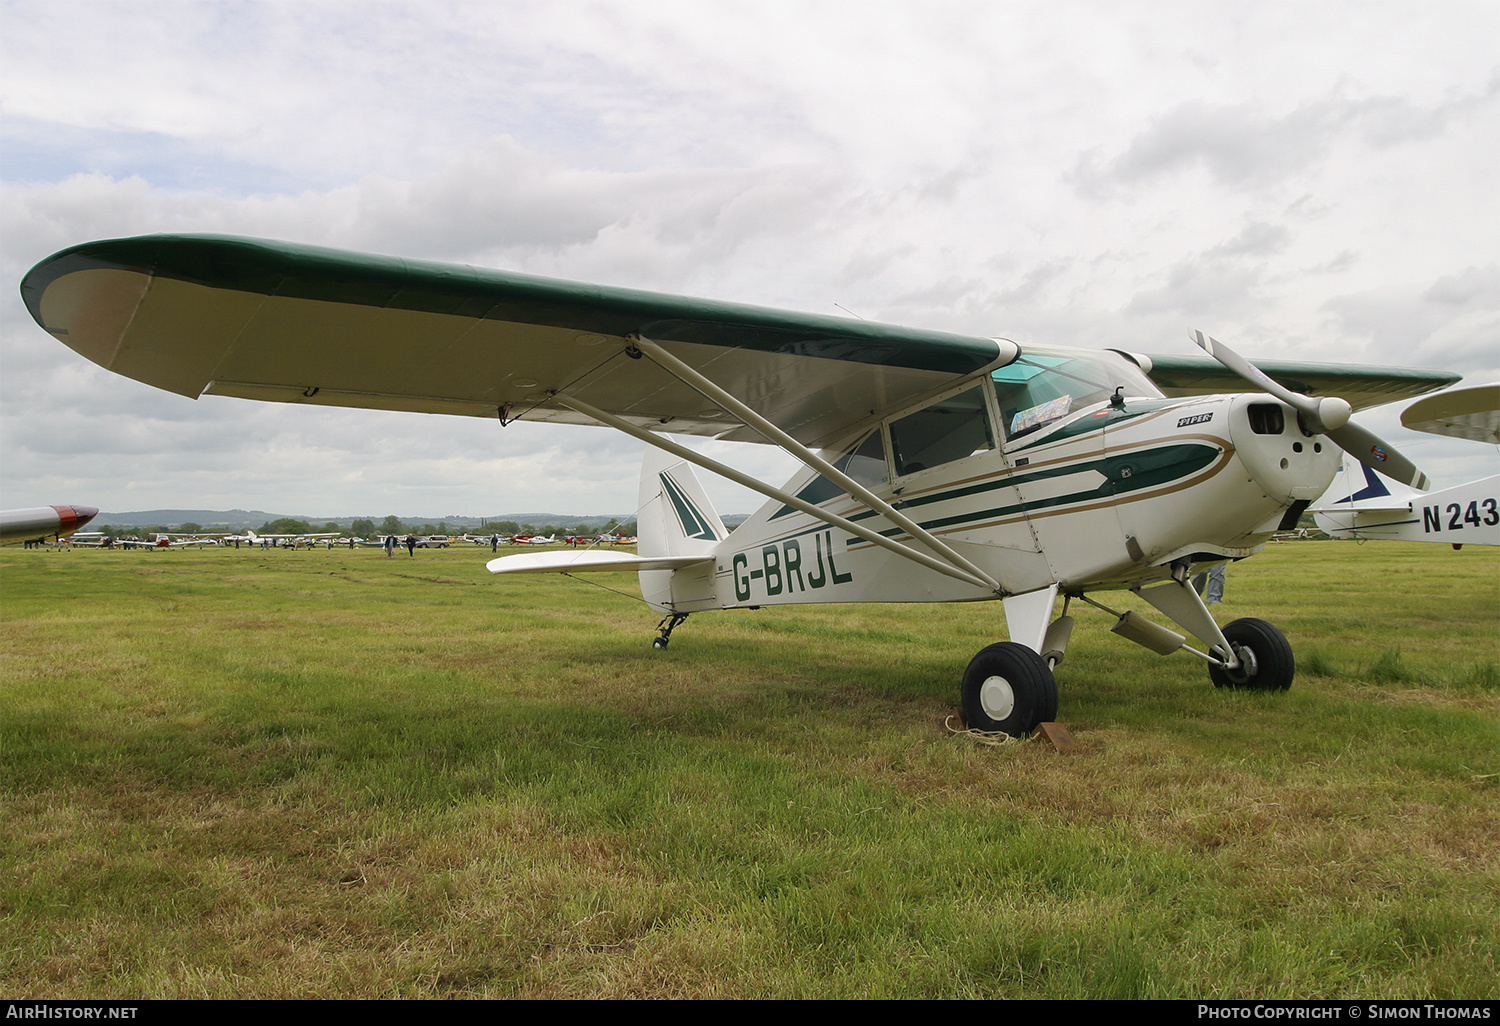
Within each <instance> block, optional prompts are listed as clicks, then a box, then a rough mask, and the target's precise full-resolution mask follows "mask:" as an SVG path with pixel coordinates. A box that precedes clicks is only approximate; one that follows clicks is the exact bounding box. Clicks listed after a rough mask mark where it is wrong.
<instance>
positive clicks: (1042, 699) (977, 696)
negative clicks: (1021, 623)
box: [963, 641, 1057, 737]
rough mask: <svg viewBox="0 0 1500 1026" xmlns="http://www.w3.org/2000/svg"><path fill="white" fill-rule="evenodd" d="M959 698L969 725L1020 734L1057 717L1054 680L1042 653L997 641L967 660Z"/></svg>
mask: <svg viewBox="0 0 1500 1026" xmlns="http://www.w3.org/2000/svg"><path fill="white" fill-rule="evenodd" d="M963 702H964V717H965V718H966V719H967V720H968V721H969V726H970V727H971V728H972V729H974V730H983V731H987V732H992V733H1000V734H1009V735H1010V736H1011V737H1025V736H1026V735H1027V734H1030V733H1031V732H1032V731H1033V730H1035V729H1036V725H1037V724H1038V723H1045V722H1047V721H1048V720H1051V719H1054V718H1055V717H1056V716H1057V681H1055V680H1054V679H1053V677H1052V669H1051V668H1050V667H1049V666H1048V665H1047V663H1046V660H1044V659H1043V658H1042V657H1041V656H1039V655H1037V654H1036V653H1035V652H1033V651H1032V650H1031V649H1029V648H1027V647H1026V646H1025V645H1022V644H1018V643H1017V642H1014V641H1002V642H1000V643H999V644H996V645H991V646H990V647H989V648H986V649H982V650H981V651H980V653H979V654H978V655H976V656H975V657H974V658H973V659H971V660H969V668H968V669H967V670H965V671H964V686H963Z"/></svg>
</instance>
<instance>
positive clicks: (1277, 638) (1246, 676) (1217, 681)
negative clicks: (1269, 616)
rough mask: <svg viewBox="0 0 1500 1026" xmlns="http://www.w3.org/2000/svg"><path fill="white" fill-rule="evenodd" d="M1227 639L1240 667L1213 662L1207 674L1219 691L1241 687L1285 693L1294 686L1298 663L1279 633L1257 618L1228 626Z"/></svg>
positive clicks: (1225, 637) (1250, 618)
mask: <svg viewBox="0 0 1500 1026" xmlns="http://www.w3.org/2000/svg"><path fill="white" fill-rule="evenodd" d="M1224 639H1225V640H1226V641H1228V642H1229V645H1230V647H1231V648H1233V649H1234V654H1235V655H1237V656H1239V657H1240V666H1239V667H1238V668H1237V669H1233V670H1230V669H1228V668H1226V667H1223V666H1216V665H1214V664H1213V663H1210V664H1209V666H1208V675H1209V677H1210V678H1211V679H1212V680H1213V682H1214V687H1216V688H1242V689H1244V690H1246V691H1285V690H1286V689H1287V688H1289V687H1291V686H1292V678H1293V677H1294V676H1296V673H1297V662H1296V660H1295V659H1293V658H1292V646H1291V644H1290V643H1289V642H1288V641H1287V640H1286V635H1285V634H1282V633H1281V631H1280V630H1278V629H1277V628H1276V627H1274V626H1272V625H1271V624H1269V623H1266V621H1264V620H1257V619H1255V618H1254V617H1249V616H1247V617H1245V618H1244V619H1242V620H1235V621H1234V622H1233V623H1229V624H1225V626H1224Z"/></svg>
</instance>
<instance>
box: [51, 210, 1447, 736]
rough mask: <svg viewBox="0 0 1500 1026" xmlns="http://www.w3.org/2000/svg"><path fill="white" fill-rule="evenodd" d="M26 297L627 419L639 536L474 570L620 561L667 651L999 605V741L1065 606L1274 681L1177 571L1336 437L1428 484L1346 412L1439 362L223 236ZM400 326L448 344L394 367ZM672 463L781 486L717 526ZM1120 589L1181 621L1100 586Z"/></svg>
mask: <svg viewBox="0 0 1500 1026" xmlns="http://www.w3.org/2000/svg"><path fill="white" fill-rule="evenodd" d="M21 292H22V295H23V297H24V299H25V301H26V304H27V307H28V309H29V310H30V312H31V315H32V317H33V318H34V319H35V320H36V322H37V323H38V324H39V325H41V326H42V327H43V328H44V329H45V330H46V331H48V332H50V333H51V334H52V335H54V336H55V337H56V338H58V339H59V340H60V341H62V342H63V343H64V344H66V345H68V346H69V347H71V348H72V349H74V350H75V351H77V352H78V353H80V354H82V355H83V356H85V357H87V358H88V359H90V360H93V361H94V362H96V363H98V364H100V365H102V366H104V367H107V368H109V369H110V370H113V371H115V372H117V373H119V374H123V375H125V376H127V377H131V378H134V379H136V380H139V381H144V382H146V383H148V384H151V385H155V386H157V387H159V388H163V389H167V390H169V391H173V392H176V393H178V394H181V395H186V396H190V397H193V398H197V397H199V396H201V395H225V396H236V397H240V398H245V399H261V400H270V401H276V402H290V403H308V404H314V405H332V406H356V407H369V408H377V409H389V410H407V411H417V412H424V413H452V414H463V415H469V416H477V417H487V418H492V419H495V420H497V421H498V422H499V423H500V424H501V425H502V426H503V425H505V424H507V423H509V422H511V421H513V420H517V419H526V420H533V421H548V422H561V423H573V424H604V425H608V426H610V427H614V428H617V429H618V430H620V431H623V432H625V433H626V434H629V435H631V436H633V437H635V438H638V439H640V440H642V441H644V442H647V443H648V444H650V445H651V446H653V447H654V450H655V451H653V452H650V453H648V455H647V457H646V459H645V461H644V463H643V466H642V470H641V484H640V492H639V497H640V509H639V510H638V513H637V519H638V523H637V530H638V532H639V545H638V551H637V552H636V553H626V552H618V551H585V552H579V551H569V550H562V551H554V552H543V553H528V554H523V555H517V556H508V557H502V558H500V559H496V560H493V561H491V562H490V563H489V564H488V566H489V568H490V569H491V570H493V571H495V572H497V573H504V572H514V571H530V572H540V571H564V572H572V571H579V570H635V571H637V572H638V574H639V579H640V585H641V592H642V596H643V597H644V598H645V600H646V602H647V603H649V604H650V605H651V606H653V607H654V608H656V609H657V610H659V611H660V612H662V613H663V614H665V616H664V617H663V619H662V621H661V623H660V625H659V626H658V631H657V637H656V638H655V639H654V641H653V644H654V645H656V646H657V647H659V648H664V647H665V646H666V645H667V643H668V642H669V641H670V639H671V636H672V632H673V630H674V629H675V628H676V627H678V626H679V625H680V624H681V623H682V622H683V621H684V620H686V619H687V617H688V616H689V615H690V614H692V613H694V612H698V611H702V610H710V609H729V608H744V607H751V608H755V607H759V606H764V605H774V604H782V603H797V602H828V601H832V602H844V601H849V602H921V601H938V602H957V601H977V600H984V599H1000V600H1001V603H1002V606H1003V609H1004V614H1005V618H1006V622H1007V626H1008V628H1009V637H1010V640H1009V641H1005V642H1000V643H997V644H994V645H990V646H988V647H986V648H985V649H983V650H982V651H980V652H979V653H978V654H977V655H975V656H974V658H973V659H972V660H971V661H970V662H969V664H968V668H967V670H966V671H965V673H964V676H963V683H962V687H961V694H962V700H963V706H964V710H965V714H966V716H967V719H968V723H969V725H970V727H972V728H975V729H979V730H985V731H996V732H1004V733H1009V734H1014V735H1024V734H1026V733H1028V732H1030V731H1031V730H1032V729H1034V728H1035V727H1036V726H1037V725H1038V724H1039V723H1042V722H1045V721H1048V720H1051V719H1053V718H1054V717H1055V716H1056V710H1057V688H1056V681H1055V677H1054V673H1053V671H1054V669H1055V667H1057V666H1058V665H1059V664H1061V662H1062V660H1063V657H1064V655H1065V652H1066V649H1067V646H1068V640H1069V638H1070V635H1071V631H1072V628H1073V618H1072V617H1071V616H1069V615H1068V610H1069V609H1070V607H1071V606H1072V604H1073V603H1075V602H1077V603H1078V604H1079V606H1080V608H1081V607H1082V606H1083V605H1089V606H1097V607H1099V608H1100V609H1102V610H1104V611H1106V612H1107V613H1108V614H1109V615H1110V616H1112V617H1113V618H1114V621H1115V622H1114V626H1113V628H1111V629H1112V630H1114V631H1115V632H1117V633H1119V634H1121V635H1122V636H1124V637H1126V638H1128V639H1130V640H1132V641H1136V642H1138V643H1140V644H1142V645H1145V646H1146V647H1148V648H1151V649H1153V650H1154V651H1157V652H1160V653H1162V654H1167V653H1170V652H1174V651H1178V650H1186V651H1188V652H1190V653H1192V654H1194V655H1195V656H1197V657H1198V658H1200V659H1202V660H1204V661H1205V662H1206V663H1207V664H1208V672H1209V675H1210V677H1211V679H1212V680H1213V682H1214V683H1215V684H1216V685H1219V686H1222V687H1231V688H1255V689H1272V690H1276V689H1284V688H1286V687H1288V686H1289V685H1290V684H1291V681H1292V677H1293V674H1294V672H1295V661H1294V658H1293V655H1292V650H1291V647H1290V645H1289V644H1288V642H1287V640H1286V638H1285V637H1284V636H1283V635H1282V633H1281V632H1280V631H1279V630H1278V629H1277V628H1275V627H1274V626H1272V625H1271V624H1269V623H1266V622H1265V621H1263V620H1258V619H1253V618H1246V619H1241V620H1236V621H1234V622H1233V623H1230V624H1228V625H1227V626H1225V627H1223V628H1220V626H1219V625H1218V624H1217V623H1216V622H1215V621H1214V619H1213V617H1212V616H1211V615H1210V613H1209V612H1208V610H1207V608H1206V607H1205V606H1204V604H1203V601H1202V600H1201V599H1200V598H1199V596H1198V594H1197V593H1196V592H1195V591H1194V590H1193V588H1192V587H1191V586H1190V583H1189V582H1190V580H1191V577H1192V575H1193V573H1194V571H1195V570H1196V569H1198V568H1201V567H1203V566H1206V565H1209V564H1212V563H1217V562H1222V561H1223V560H1224V559H1226V558H1229V559H1240V558H1243V557H1246V556H1249V555H1252V554H1253V553H1255V552H1258V551H1260V550H1261V549H1262V548H1263V547H1264V545H1265V543H1266V541H1267V540H1268V539H1269V538H1270V537H1271V535H1272V534H1273V533H1274V532H1275V531H1276V530H1277V529H1278V527H1282V526H1287V527H1290V526H1292V525H1295V523H1296V520H1297V517H1298V516H1299V515H1300V514H1301V513H1302V511H1303V510H1305V509H1306V508H1307V507H1308V505H1309V504H1310V503H1311V502H1312V500H1314V499H1316V498H1317V497H1318V496H1319V495H1321V494H1323V492H1324V490H1325V489H1326V488H1327V486H1328V484H1329V482H1330V480H1331V479H1332V477H1333V473H1334V470H1335V468H1336V467H1337V465H1338V462H1339V458H1340V457H1339V449H1341V448H1342V449H1343V450H1344V451H1346V452H1348V453H1350V454H1351V455H1354V456H1356V457H1357V458H1359V459H1360V460H1362V461H1363V462H1365V463H1369V464H1372V465H1375V466H1377V467H1378V468H1379V469H1380V470H1381V471H1382V473H1385V474H1387V475H1388V476H1391V477H1393V478H1396V479H1399V480H1402V481H1405V482H1406V483H1408V484H1411V485H1413V486H1416V487H1424V486H1425V483H1426V479H1425V477H1424V476H1423V475H1422V473H1421V472H1420V471H1419V470H1417V468H1416V467H1414V466H1412V464H1411V463H1410V461H1408V460H1406V459H1405V458H1404V457H1402V456H1401V455H1400V454H1399V453H1397V452H1396V451H1395V450H1394V449H1392V448H1391V447H1390V446H1388V445H1385V444H1384V443H1383V442H1381V441H1380V440H1379V439H1378V438H1375V437H1374V436H1373V435H1372V434H1370V433H1369V432H1368V431H1366V430H1364V429H1363V428H1361V427H1359V426H1358V425H1356V424H1355V423H1354V422H1352V421H1351V420H1350V413H1351V411H1352V410H1353V409H1358V408H1362V407H1366V406H1373V405H1377V404H1380V403H1384V402H1390V401H1392V400H1396V399H1407V398H1413V397H1415V396H1419V395H1422V394H1424V393H1426V392H1429V391H1432V390H1433V389H1436V388H1441V387H1444V386H1446V385H1450V384H1452V383H1453V382H1454V381H1456V380H1457V376H1456V375H1452V374H1446V373H1442V372H1435V371H1424V370H1407V369H1401V368H1385V367H1347V366H1335V365H1326V364H1311V363H1291V362H1276V363H1264V364H1262V365H1261V366H1260V367H1259V368H1257V367H1255V366H1253V365H1251V364H1250V363H1248V362H1247V361H1245V360H1243V359H1242V358H1241V357H1239V356H1238V355H1237V354H1236V353H1234V352H1233V351H1231V350H1229V349H1228V348H1227V347H1225V346H1223V345H1222V344H1221V343H1218V342H1215V341H1214V340H1212V339H1210V338H1208V337H1207V336H1205V335H1203V334H1201V333H1197V334H1195V336H1194V340H1195V341H1196V342H1197V344H1198V345H1199V346H1200V347H1201V348H1203V349H1204V350H1205V351H1206V352H1207V353H1208V354H1209V355H1208V356H1207V357H1205V356H1193V357H1188V356H1145V355H1141V354H1132V353H1127V352H1123V351H1118V350H1105V351H1084V350H1077V349H1069V348H1063V347H1057V346H1046V345H1033V344H1030V343H1028V344H1026V345H1019V344H1017V343H1015V342H1013V341H1009V340H1006V339H997V338H985V337H980V336H971V335H960V334H953V333H947V332H938V331H926V330H921V329H914V328H905V327H896V326H892V325H885V324H878V323H874V322H869V321H858V320H848V319H844V318H835V317H827V316H819V315H813V314H802V313H789V312H785V311H779V310H770V309H764V308H758V307H750V306H742V305H737V304H730V303H722V302H713V301H707V300H698V299H688V298H683V297H678V296H669V295H661V294H655V293H647V292H638V291H634V290H629V289H620V288H608V287H603V286H597V285H586V284H579V283H575V282H565V281H556V280H551V279H544V278H536V277H531V276H525V275H518V274H509V273H504V272H499V271H490V270H481V269H477V268H473V267H457V266H448V265H442V264H432V263H423V262H417V261H409V260H401V259H396V258H390V257H376V256H366V255H360V254H351V253H344V252H339V251H334V250H327V249H321V248H313V247H306V246H298V245H292V244H287V243H276V242H267V241H261V240H252V239H240V238H232V237H222V236H165V235H159V236H146V237H141V238H133V239H116V240H109V241H102V242H92V243H86V244H83V245H79V246H74V247H72V248H70V249H66V250H63V251H62V252H60V253H57V254H55V255H53V256H51V257H49V258H48V259H46V260H44V261H42V262H41V263H39V264H38V265H37V266H36V267H34V268H33V269H32V270H31V271H30V272H29V273H28V274H27V275H26V277H25V279H24V280H23V281H22V283H21ZM416 347H420V348H421V350H422V351H423V352H424V353H427V354H430V355H432V356H439V357H441V358H436V359H432V358H424V359H412V354H413V353H414V352H415V351H416ZM1245 393H1248V394H1245ZM668 433H670V434H692V435H708V436H714V437H718V438H723V439H728V440H736V441H758V442H769V443H771V444H775V445H778V446H780V447H781V448H783V449H784V450H786V451H787V452H788V453H790V454H792V455H793V456H795V457H796V458H797V459H799V460H800V461H801V462H802V463H803V465H804V469H803V470H802V471H801V472H799V473H798V474H797V475H796V476H795V477H793V479H792V480H791V482H789V483H788V484H787V485H786V486H785V487H782V488H777V487H775V486H774V485H771V484H769V483H766V482H763V481H760V480H757V479H756V478H754V477H751V476H750V475H747V474H744V473H742V472H740V471H738V470H736V469H734V468H733V467H729V466H727V465H725V464H724V463H722V462H720V461H718V460H715V459H712V458H710V457H707V456H705V455H703V454H701V453H699V452H697V451H695V450H693V449H690V448H688V447H686V446H683V445H680V444H679V443H677V442H675V441H673V440H671V439H670V438H668V437H665V436H666V435H667V434H668ZM690 464H693V465H697V466H699V467H702V468H704V469H706V470H709V471H711V472H713V473H717V474H721V475H722V476H724V477H727V478H729V479H730V480H732V481H736V482H738V483H740V484H742V485H745V486H746V487H749V488H751V489H754V490H756V491H758V492H760V493H761V494H762V495H765V496H766V497H767V499H768V500H769V501H768V502H767V504H766V505H765V506H763V507H762V508H761V509H760V510H759V511H758V512H756V513H755V514H754V515H753V516H751V517H750V518H749V519H748V520H746V521H745V522H744V523H743V524H741V525H740V526H739V527H737V528H736V529H735V530H734V531H733V532H730V531H727V530H725V528H724V524H723V522H722V521H721V520H720V518H719V516H718V514H717V513H715V512H714V510H713V508H712V506H711V505H710V504H709V502H708V498H707V496H706V494H705V493H704V491H703V488H702V486H701V484H700V483H699V482H698V480H697V478H696V476H695V474H694V473H693V470H692V467H691V466H690ZM1111 590H1128V591H1131V592H1134V593H1136V594H1138V595H1139V596H1140V597H1141V598H1142V599H1144V600H1145V601H1146V602H1147V603H1149V604H1150V605H1151V606H1153V607H1155V608H1156V609H1157V610H1160V611H1161V612H1162V613H1163V614H1165V616H1166V617H1168V618H1169V619H1170V620H1172V621H1173V622H1174V623H1175V624H1176V625H1177V626H1178V627H1180V628H1181V631H1182V633H1178V632H1177V631H1174V630H1171V629H1169V628H1166V627H1163V626H1160V625H1158V624H1155V623H1153V622H1151V621H1149V620H1146V619H1145V618H1143V617H1141V616H1140V615H1138V614H1136V613H1134V612H1120V611H1118V610H1115V609H1111V608H1110V607H1108V606H1106V605H1105V604H1104V603H1103V602H1101V601H1100V600H1099V598H1096V596H1098V595H1101V593H1106V592H1109V591H1111ZM1059 596H1061V597H1062V598H1063V606H1062V611H1061V614H1060V615H1058V616H1055V617H1054V615H1053V614H1054V609H1055V606H1056V603H1057V600H1058V598H1059ZM1187 635H1192V636H1193V637H1194V638H1196V639H1197V642H1198V644H1199V645H1200V646H1201V647H1193V646H1190V645H1189V644H1188V643H1187V637H1186V636H1187Z"/></svg>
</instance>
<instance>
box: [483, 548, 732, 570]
mask: <svg viewBox="0 0 1500 1026" xmlns="http://www.w3.org/2000/svg"><path fill="white" fill-rule="evenodd" d="M712 560H713V557H712V556H708V557H704V556H637V555H635V554H633V553H630V552H603V551H598V550H593V549H584V550H582V551H577V550H575V551H571V552H566V551H555V550H554V551H552V552H525V553H522V554H520V555H517V556H501V557H500V558H499V559H492V560H490V561H489V562H488V563H486V564H485V567H486V569H488V570H489V572H490V573H492V574H547V573H577V572H584V573H587V572H589V571H601V570H676V569H679V568H681V567H685V566H693V565H694V564H697V563H708V562H712Z"/></svg>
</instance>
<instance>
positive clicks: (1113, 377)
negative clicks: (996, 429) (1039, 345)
mask: <svg viewBox="0 0 1500 1026" xmlns="http://www.w3.org/2000/svg"><path fill="white" fill-rule="evenodd" d="M990 377H991V378H993V379H994V381H995V395H996V397H997V398H998V399H999V401H1000V419H1001V423H1003V424H1004V425H1005V433H1006V436H1007V437H1008V438H1012V439H1014V438H1020V437H1022V436H1024V435H1028V434H1030V433H1031V432H1033V431H1039V430H1041V429H1042V428H1043V427H1046V426H1047V425H1048V424H1051V423H1053V422H1055V421H1058V420H1061V419H1062V418H1064V417H1066V416H1068V414H1070V413H1074V412H1076V411H1078V410H1081V409H1083V408H1084V407H1086V406H1093V405H1094V404H1095V403H1102V402H1104V401H1105V400H1106V399H1108V398H1109V397H1110V396H1111V395H1113V394H1114V391H1115V389H1117V388H1119V387H1121V386H1122V385H1123V386H1124V389H1125V391H1124V392H1122V393H1121V394H1122V395H1126V396H1137V397H1139V396H1148V397H1151V398H1161V391H1160V390H1159V389H1158V388H1157V387H1156V386H1155V385H1154V384H1152V383H1151V379H1150V378H1148V377H1147V376H1146V374H1145V372H1143V371H1142V370H1141V369H1140V368H1139V367H1137V366H1136V365H1135V364H1133V363H1131V362H1130V361H1129V360H1127V359H1125V358H1124V357H1123V356H1120V355H1118V354H1116V353H1108V352H1078V353H1069V354H1067V355H1044V354H1040V353H1027V354H1025V355H1023V356H1021V357H1020V359H1018V360H1016V361H1015V362H1014V363H1012V364H1009V365H1007V366H1005V367H1001V368H1000V369H999V370H997V371H993V372H992V373H991V374H990Z"/></svg>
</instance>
